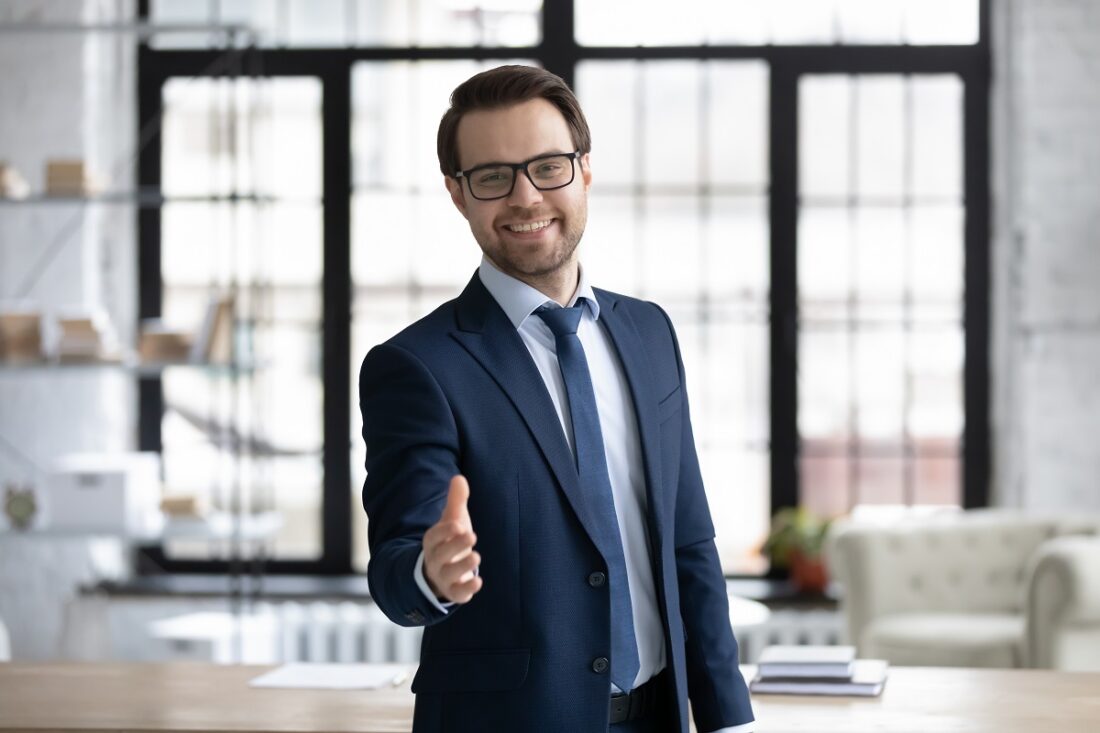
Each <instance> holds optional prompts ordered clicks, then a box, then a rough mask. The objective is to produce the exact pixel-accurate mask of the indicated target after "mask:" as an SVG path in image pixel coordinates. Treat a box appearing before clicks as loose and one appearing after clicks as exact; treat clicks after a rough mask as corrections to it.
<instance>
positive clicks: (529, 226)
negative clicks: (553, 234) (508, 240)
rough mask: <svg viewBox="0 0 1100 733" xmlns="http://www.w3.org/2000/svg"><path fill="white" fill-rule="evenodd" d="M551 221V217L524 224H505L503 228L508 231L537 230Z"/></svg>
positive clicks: (543, 227) (548, 224)
mask: <svg viewBox="0 0 1100 733" xmlns="http://www.w3.org/2000/svg"><path fill="white" fill-rule="evenodd" d="M553 222H554V220H553V219H543V220H542V221H532V222H527V223H524V224H505V225H504V228H505V229H507V230H508V231H510V232H537V231H541V230H543V229H545V228H546V227H548V226H550V225H551V224H552V223H553Z"/></svg>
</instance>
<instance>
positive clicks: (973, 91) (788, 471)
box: [137, 0, 991, 577]
mask: <svg viewBox="0 0 1100 733" xmlns="http://www.w3.org/2000/svg"><path fill="white" fill-rule="evenodd" d="M138 12H139V16H140V17H141V18H142V19H147V18H148V17H149V2H148V0H140V1H139V9H138ZM990 12H991V3H990V2H989V0H980V2H979V38H978V42H977V43H976V44H973V45H966V46H957V45H943V46H938V45H934V46H908V45H891V46H884V45H858V46H857V45H815V46H771V45H768V46H730V45H716V46H654V47H636V46H631V47H625V46H623V47H593V46H581V45H579V44H578V43H577V42H576V40H575V37H574V2H573V0H544V2H543V8H542V40H541V43H540V44H539V45H537V46H533V47H507V48H504V47H493V48H490V47H445V48H429V47H423V48H420V47H418V48H400V47H394V48H389V47H364V48H324V49H318V48H271V49H267V48H265V49H255V48H250V49H241V50H238V51H224V50H218V49H195V50H190V49H187V50H183V49H180V50H177V49H158V48H151V47H150V46H149V45H148V44H142V45H141V46H140V47H139V49H138V57H137V59H138V63H137V93H138V105H137V116H138V119H137V123H138V129H142V128H141V124H142V123H143V122H144V121H147V120H151V119H154V118H156V117H157V116H158V115H159V114H160V111H161V93H162V89H163V86H164V84H165V83H166V82H167V81H168V80H169V79H171V78H173V77H180V76H195V75H211V71H210V70H211V69H217V70H218V71H217V72H216V75H225V74H226V73H227V71H229V70H236V71H237V72H239V71H240V70H241V69H242V68H247V69H248V70H249V71H250V73H251V72H254V71H256V70H257V69H258V70H261V72H260V75H262V76H264V77H269V76H271V77H278V76H313V77H316V78H318V79H320V80H321V84H322V90H323V102H322V134H323V137H324V140H323V147H322V166H323V169H322V170H323V183H322V189H323V191H322V196H323V199H322V200H323V215H322V222H323V240H322V241H323V245H322V246H323V250H324V251H323V262H324V274H323V279H322V284H321V288H322V303H323V305H322V370H321V375H322V383H323V395H324V397H323V403H324V407H323V426H324V437H323V456H324V457H323V469H324V483H323V496H322V555H321V557H320V558H319V559H317V560H308V561H294V560H274V559H268V560H263V561H261V564H262V567H259V568H253V570H254V571H262V572H264V573H273V574H318V575H347V574H351V573H352V572H353V567H352V521H351V517H350V516H349V515H348V513H347V497H348V496H349V492H350V491H351V488H352V487H351V464H350V460H349V447H350V446H351V441H352V440H358V439H359V437H358V436H352V435H351V434H350V425H351V419H350V417H351V413H350V411H351V409H352V406H353V404H352V397H353V395H352V389H351V384H352V379H351V377H352V375H351V374H350V373H349V364H350V363H351V361H350V357H351V305H352V297H353V291H352V286H351V275H350V269H351V268H350V262H351V194H352V177H351V114H352V100H351V94H352V88H351V75H352V68H353V66H354V64H356V63H357V62H361V61H426V60H452V59H454V60H470V59H473V60H479V61H481V60H493V59H501V60H505V59H514V58H517V57H522V58H531V59H534V60H536V61H538V62H539V63H541V64H543V65H544V66H545V68H547V69H549V70H550V71H553V72H554V73H556V74H558V75H559V76H561V77H562V78H563V79H565V81H566V82H567V83H569V84H570V85H572V84H573V81H574V76H575V70H576V68H577V65H578V64H579V63H581V62H584V61H592V60H638V61H652V60H673V59H675V60H696V61H703V60H720V59H721V60H729V59H746V60H759V61H763V62H765V63H766V64H767V65H768V68H769V102H768V103H769V114H768V145H769V151H768V166H769V181H770V185H769V191H768V195H769V211H768V217H769V231H770V243H769V244H770V266H771V271H770V274H771V279H770V287H769V306H770V334H769V339H770V351H769V353H770V377H771V379H770V387H769V392H770V399H769V407H770V426H771V427H770V449H771V453H770V456H771V462H770V474H771V482H770V483H771V508H772V512H773V513H774V512H776V511H778V510H779V509H782V508H784V507H790V506H796V505H797V504H798V499H799V488H800V482H799V471H798V465H799V455H800V453H799V435H798V425H797V416H798V383H797V373H798V334H799V330H798V329H799V324H798V307H797V297H798V290H797V286H798V282H797V272H798V262H797V232H796V228H797V215H798V84H799V79H800V78H801V77H802V76H803V75H808V74H823V73H834V74H901V75H905V74H955V75H957V76H958V77H959V79H960V80H961V82H962V86H963V95H964V113H963V124H964V128H963V151H964V152H963V175H964V182H963V195H964V201H963V203H964V207H965V212H966V219H965V229H964V248H965V255H964V256H965V273H964V288H965V292H964V303H963V328H964V339H965V362H964V368H963V395H964V396H963V401H964V416H965V425H964V428H963V437H962V446H961V447H962V477H961V479H962V496H961V503H962V505H963V507H964V508H968V509H969V508H976V507H982V506H986V505H987V504H988V501H989V480H990V459H989V454H990V449H989V443H990V429H989V332H990V326H989V324H990V273H989V269H990V262H989V260H990V201H989V165H990V152H989V150H990V130H989V114H990V100H989V94H990V68H991V59H990V31H991V20H990ZM226 54H229V55H230V56H233V55H236V56H237V57H238V58H231V60H230V61H231V62H230V63H228V64H227V63H224V59H225V57H226ZM219 59H221V60H222V61H221V62H219ZM143 143H144V144H143V146H142V148H141V151H140V154H139V156H138V159H137V176H138V183H139V185H140V186H141V187H142V188H143V190H144V189H146V188H150V189H159V187H160V181H161V145H162V141H161V136H160V131H159V128H158V129H156V130H154V131H153V132H152V133H151V135H150V137H149V139H148V140H147V141H143ZM137 216H138V238H139V242H140V243H141V246H140V247H139V248H138V253H139V254H138V278H139V280H138V302H139V308H138V310H139V318H142V319H145V318H155V317H158V316H160V314H161V302H162V282H161V257H160V246H161V241H160V240H161V229H160V227H161V212H160V210H159V209H158V208H155V207H154V208H147V209H142V210H140V211H139V212H138V215H137ZM138 394H139V412H138V439H139V446H140V449H141V450H146V451H158V452H159V451H160V450H161V448H162V443H161V420H162V416H163V412H164V399H163V391H162V385H161V380H160V378H159V376H155V375H154V376H146V377H142V378H141V379H140V381H139V393H138ZM138 569H139V571H142V572H173V573H227V572H239V571H240V570H242V567H241V565H240V563H239V562H235V561H225V560H178V559H171V558H168V557H167V556H166V555H165V553H164V552H163V548H162V547H160V546H155V545H154V546H148V547H144V548H142V549H141V550H140V553H139V562H138ZM783 574H784V573H783V571H772V572H770V573H769V577H781V576H782V575H783ZM745 577H755V576H745Z"/></svg>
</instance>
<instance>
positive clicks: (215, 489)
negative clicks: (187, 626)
mask: <svg viewBox="0 0 1100 733" xmlns="http://www.w3.org/2000/svg"><path fill="white" fill-rule="evenodd" d="M172 33H208V34H217V35H218V36H219V38H221V39H222V40H223V48H222V54H221V57H220V58H219V59H218V60H217V61H216V62H215V66H216V67H217V68H218V69H220V70H221V72H220V73H222V75H223V76H224V78H228V79H236V78H238V77H239V76H241V75H243V74H244V73H245V71H246V67H247V66H248V64H246V63H243V60H244V59H245V58H246V57H247V54H249V53H250V52H251V50H252V49H253V48H254V45H255V39H254V36H253V34H252V32H251V31H250V29H249V28H247V27H246V26H242V25H236V24H233V25H205V24H203V25H197V24H161V25H157V24H151V23H147V22H137V23H98V24H96V23H93V24H77V23H69V24H65V23H58V24H37V23H12V24H3V25H0V39H2V38H3V37H4V36H5V35H7V36H8V37H9V38H10V37H11V34H19V35H28V34H43V35H48V34H73V35H85V34H120V35H124V36H126V37H129V38H133V39H134V40H135V41H136V42H144V43H147V42H148V41H149V40H150V39H152V38H154V37H156V36H157V35H160V34H172ZM228 103H229V104H231V105H232V104H239V101H238V100H236V99H234V98H233V97H232V96H231V97H230V98H229V99H228ZM162 112H163V110H160V111H158V112H157V113H156V114H154V115H151V116H147V118H146V119H144V120H143V123H142V126H141V128H142V129H140V130H139V131H138V132H137V134H136V136H135V140H136V141H137V151H140V149H142V148H143V147H145V146H146V145H148V144H149V142H150V141H151V140H152V139H153V138H154V136H156V135H158V134H159V132H160V128H161V124H162V121H163V119H162ZM230 115H231V116H232V117H234V118H236V117H238V116H242V115H247V110H246V111H243V112H242V111H241V110H230ZM244 119H248V118H247V117H244ZM9 143H15V141H9ZM137 151H133V153H132V155H128V156H126V159H125V160H122V161H117V163H121V164H122V165H124V166H127V167H130V166H133V165H134V163H135V161H136V160H137V158H138V156H137ZM3 153H4V151H3V149H2V148H0V159H2V158H3V157H4V155H3ZM233 164H234V165H236V164H237V163H236V161H235V160H234V161H233ZM134 173H135V177H138V176H139V175H140V174H139V173H138V172H137V171H136V170H135V171H134ZM273 200H274V199H273V197H270V196H262V195H256V194H253V193H247V192H239V191H235V190H233V191H228V192H226V193H225V194H222V195H165V194H164V192H163V191H162V190H161V188H160V187H159V186H154V187H151V186H139V187H137V188H134V189H131V190H114V191H112V190H105V191H95V192H89V193H88V194H87V195H54V194H49V193H45V192H34V193H32V194H31V195H29V196H26V197H23V198H0V218H3V217H12V216H17V215H22V213H21V212H38V211H39V210H45V211H49V212H50V214H49V215H50V216H51V217H60V218H57V219H56V221H55V225H54V226H51V227H50V228H51V229H53V233H52V236H51V237H47V238H46V239H45V241H43V242H42V243H41V246H39V247H37V248H36V250H37V251H36V252H35V254H34V256H33V261H32V262H31V263H30V264H29V266H28V267H26V268H25V272H26V274H25V276H23V277H22V279H21V280H20V281H19V282H18V283H17V285H16V287H15V288H14V290H13V292H10V293H0V300H2V299H4V298H9V299H12V298H13V299H16V300H24V299H26V298H27V296H28V295H29V294H30V293H32V292H33V290H34V288H35V285H36V284H37V283H38V282H39V281H41V280H42V279H43V278H46V277H48V275H49V268H50V265H51V263H52V262H53V261H54V260H55V259H56V258H57V257H58V255H59V254H60V253H62V252H64V250H65V249H66V248H67V247H71V246H72V245H73V242H74V241H76V240H79V239H80V237H81V236H82V235H83V230H84V227H85V223H86V220H85V219H84V218H83V212H85V211H87V210H92V209H94V208H98V207H126V208H128V209H130V210H132V211H133V212H134V214H135V218H137V217H140V216H141V215H142V213H141V212H145V211H157V210H160V209H161V208H163V207H164V206H166V205H170V204H174V203H211V204H228V205H231V206H236V205H242V206H246V205H247V206H263V205H265V204H268V203H271V202H272V201H273ZM31 215H32V216H38V214H37V213H32V214H31ZM66 217H67V218H66ZM144 245H145V243H143V242H138V249H139V251H140V248H141V247H142V246H144ZM230 261H231V263H232V260H230ZM210 290H211V292H218V293H222V294H225V295H228V296H229V297H231V298H233V302H234V303H235V307H234V314H233V316H232V330H233V337H232V339H231V342H232V347H231V350H232V356H231V358H230V359H229V361H228V363H224V364H222V363H202V362H168V363H143V362H141V361H140V360H139V358H138V357H137V355H136V350H135V349H134V348H133V347H132V346H130V347H125V348H124V349H123V356H122V357H121V358H119V359H108V360H102V361H99V360H95V361H64V360H57V359H43V360H41V361H18V362H5V361H0V379H5V380H8V379H14V380H24V379H37V378H39V377H42V378H46V379H49V378H51V375H74V374H88V375H96V376H98V375H106V374H120V375H122V376H123V377H124V378H132V379H134V380H136V383H137V386H138V388H139V389H140V390H141V391H143V392H144V391H147V390H157V391H160V390H162V385H161V380H162V378H163V377H164V376H165V375H166V374H167V373H174V372H177V371H191V372H194V373H198V374H202V375H206V376H210V377H214V378H216V379H214V380H212V383H211V386H210V389H211V390H214V391H217V392H219V393H220V394H219V395H216V396H214V397H212V399H211V401H210V402H211V404H212V405H215V408H214V409H215V412H216V414H213V415H210V416H204V417H208V419H206V420H205V421H203V423H202V425H203V427H204V428H205V429H206V430H207V431H208V432H207V433H206V434H205V437H206V439H207V441H208V442H209V445H210V446H212V447H213V448H214V449H215V450H217V451H219V452H222V453H225V454H227V455H228V456H229V458H230V460H231V462H232V463H233V466H232V469H231V470H229V471H220V470H219V471H214V472H212V473H214V474H215V475H217V476H219V484H220V485H216V486H212V487H211V492H210V493H211V504H212V505H213V506H214V507H215V508H217V507H218V506H224V507H227V509H225V510H222V511H215V512H214V513H212V514H210V515H209V516H207V517H204V518H201V519H200V518H196V519H194V520H191V519H185V520H180V519H178V518H166V521H165V524H164V529H163V531H162V532H161V534H160V535H159V536H158V537H155V538H142V541H143V542H145V541H148V540H150V539H152V540H154V541H156V540H159V542H160V544H163V542H165V541H174V540H200V541H210V542H211V543H214V542H217V543H220V544H222V545H224V548H225V549H224V553H223V552H219V556H222V555H223V554H224V558H225V559H227V560H229V561H230V564H231V567H232V568H234V569H235V570H237V571H239V572H243V571H244V570H245V566H244V565H243V564H242V562H241V560H242V553H243V547H244V545H245V544H249V545H250V546H251V548H252V549H251V550H250V551H249V552H250V558H249V565H248V569H249V570H250V571H252V572H262V569H263V564H264V560H265V557H266V543H267V542H268V541H270V538H271V537H272V536H273V533H274V532H275V531H277V530H278V527H279V526H280V525H281V519H280V518H279V517H278V516H277V515H275V513H274V512H272V511H270V507H264V506H259V507H258V512H257V513H252V511H253V510H254V509H256V508H257V507H249V506H247V505H246V504H245V502H243V501H242V500H241V497H242V494H243V493H244V485H245V484H244V482H245V481H249V482H251V483H250V486H255V482H256V480H257V479H256V475H257V473H258V471H257V469H256V467H255V465H254V464H256V463H257V462H260V461H262V460H263V459H264V455H265V453H264V451H265V450H267V449H268V448H267V445H266V443H265V441H264V438H263V436H262V435H260V434H259V430H260V429H261V428H262V424H261V423H259V422H258V421H257V420H255V419H253V420H243V419H242V418H243V417H244V416H242V415H241V414H240V413H239V409H240V405H241V404H242V402H244V403H248V402H249V400H247V399H246V397H247V395H246V394H245V393H246V392H247V391H248V390H250V389H252V388H253V382H254V377H255V376H256V374H257V373H258V372H260V371H261V370H262V369H264V368H266V367H265V365H263V364H258V363H257V362H256V360H255V358H254V353H255V351H254V347H253V343H252V334H253V333H254V330H255V329H254V324H255V322H256V319H257V316H258V312H259V311H260V310H261V309H262V308H264V298H265V292H264V283H262V282H259V281H257V280H256V279H243V278H242V277H241V276H240V274H239V273H237V272H234V271H229V272H222V273H219V277H217V278H212V279H211V283H210ZM37 309H38V310H39V311H40V312H42V313H48V312H49V311H50V310H51V309H50V307H49V305H48V303H47V304H39V307H38V308H37ZM219 398H220V399H219ZM251 402H252V403H253V404H254V403H255V400H251ZM219 404H221V405H227V406H228V407H227V408H226V409H224V410H221V411H218V409H217V407H216V406H217V405H219ZM165 408H166V409H171V407H170V406H168V405H165ZM246 424H247V426H248V427H247V429H246V428H245V427H244V426H245V425H246ZM9 432H10V431H9ZM19 443H20V436H19V435H12V434H8V435H3V434H0V448H4V449H5V451H6V452H8V453H12V454H15V455H16V456H18V457H19V459H20V460H21V461H24V462H26V463H27V464H29V465H31V466H34V468H35V470H36V471H37V472H38V473H39V474H40V479H41V478H44V475H41V474H44V470H43V468H42V467H41V466H39V465H37V464H36V463H35V462H34V461H31V460H30V459H29V458H27V455H26V452H25V451H22V450H20V448H19ZM40 462H42V463H44V462H45V461H40ZM246 463H247V464H249V465H248V467H247V476H246V475H245V474H246V467H245V464H246ZM257 495H258V496H259V497H260V500H261V501H262V500H263V493H262V491H261V492H258V494H256V493H254V494H253V496H254V497H255V496H257ZM44 531H48V530H44Z"/></svg>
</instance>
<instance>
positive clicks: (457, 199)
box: [443, 176, 470, 221]
mask: <svg viewBox="0 0 1100 733" xmlns="http://www.w3.org/2000/svg"><path fill="white" fill-rule="evenodd" d="M443 185H445V186H446V187H447V193H449V194H451V203H453V204H454V205H455V208H456V209H458V213H460V214H462V216H463V217H464V218H465V219H466V220H467V221H469V219H470V216H469V214H467V212H466V197H465V196H464V195H463V193H462V181H461V180H459V179H458V178H451V177H450V176H443Z"/></svg>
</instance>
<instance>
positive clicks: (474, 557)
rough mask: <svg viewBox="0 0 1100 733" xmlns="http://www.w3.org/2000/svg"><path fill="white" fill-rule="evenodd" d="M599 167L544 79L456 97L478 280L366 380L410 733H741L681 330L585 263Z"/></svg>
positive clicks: (449, 149) (383, 576) (387, 607)
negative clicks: (600, 285)
mask: <svg viewBox="0 0 1100 733" xmlns="http://www.w3.org/2000/svg"><path fill="white" fill-rule="evenodd" d="M590 148H591V144H590V136H589V131H588V125H587V122H585V119H584V115H583V113H582V112H581V109H580V106H579V104H578V103H577V100H576V98H575V97H574V96H573V93H572V92H571V91H570V90H569V88H568V87H567V86H566V85H565V83H564V82H563V81H562V80H561V79H560V78H558V77H557V76H554V75H553V74H551V73H549V72H546V71H543V70H541V69H535V68H530V67H523V66H505V67H501V68H498V69H493V70H490V71H486V72H483V73H481V74H478V75H476V76H474V77H472V78H471V79H469V80H467V81H466V82H464V83H463V84H461V85H460V86H459V87H458V88H457V89H455V91H454V93H453V94H452V95H451V107H450V109H449V110H448V111H447V113H446V114H445V115H444V116H443V119H442V121H441V122H440V126H439V137H438V153H439V162H440V168H441V170H442V172H443V175H444V180H445V183H446V186H447V190H448V191H449V193H450V196H451V200H452V201H453V202H454V204H455V206H456V207H457V209H458V210H459V212H461V214H462V215H463V216H464V217H465V218H466V220H467V221H468V222H469V225H470V230H471V232H473V235H474V238H475V239H476V240H477V242H478V244H479V245H480V247H481V249H482V252H483V258H482V262H481V266H480V267H479V268H478V271H477V272H476V273H475V274H474V276H473V278H472V279H471V280H470V283H469V285H467V287H466V289H465V290H464V291H463V292H462V294H461V295H460V296H459V297H458V298H457V299H455V300H453V301H450V302H448V303H445V304H443V305H442V306H440V308H438V309H437V310H436V311H435V312H434V313H432V314H430V315H429V316H427V317H425V318H424V319H422V320H420V321H418V322H417V323H415V324H413V325H412V326H410V327H409V328H407V329H405V330H404V331H402V332H401V333H400V334H398V335H397V336H395V337H393V338H392V339H390V340H389V341H387V342H386V343H384V344H382V345H380V346H377V347H375V348H374V349H372V350H371V352H370V353H369V354H368V355H367V357H366V359H365V360H364V362H363V368H362V372H361V374H360V396H361V407H362V411H363V437H364V439H365V440H366V443H367V471H368V473H367V480H366V483H365V485H364V487H363V505H364V507H365V509H366V511H367V515H368V517H369V525H368V526H369V542H370V550H371V559H370V565H369V567H368V571H367V572H368V579H369V582H370V588H371V593H372V595H373V597H374V599H375V601H376V602H377V603H378V605H379V607H380V608H381V609H382V610H383V611H384V612H385V613H386V615H387V616H389V617H390V618H391V619H393V620H394V621H395V622H397V623H399V624H403V625H410V626H411V625H424V626H426V627H427V628H426V629H425V631H424V638H423V646H422V650H421V661H420V668H419V670H418V672H417V674H416V678H415V680H414V681H413V692H415V693H416V696H417V697H416V712H415V716H414V722H413V728H414V730H415V731H417V733H428V732H435V731H471V732H472V731H524V732H525V733H532V732H540V731H547V732H549V731H553V732H555V733H559V732H562V731H566V732H569V733H597V732H598V733H607V731H608V730H610V731H612V733H634V732H636V731H637V732H641V731H647V732H648V731H653V732H656V731H660V732H661V733H667V732H668V731H682V732H683V733H686V732H687V730H688V711H687V700H688V698H689V696H690V699H691V704H692V712H693V714H694V719H695V723H696V726H697V729H698V730H699V731H700V733H707V732H708V731H719V730H720V731H722V732H723V733H732V732H733V731H736V732H737V733H741V732H742V731H749V730H751V725H750V724H751V722H752V720H753V716H752V710H751V707H750V704H749V696H748V691H747V689H746V687H745V682H744V680H743V679H742V677H741V674H740V671H739V670H738V666H737V643H736V641H735V640H734V638H733V634H732V633H731V631H730V625H729V617H728V604H727V599H726V586H725V581H724V579H723V576H722V572H721V568H720V566H719V563H718V556H717V551H716V550H715V546H714V528H713V525H712V523H711V517H710V512H709V509H708V507H707V501H706V496H705V494H704V492H703V484H702V479H701V477H700V474H699V466H698V461H697V458H696V453H695V445H694V438H693V437H692V432H691V422H690V419H689V415H688V403H687V395H686V390H685V387H684V373H683V366H682V364H681V362H680V355H679V348H678V346H677V343H676V337H675V334H674V332H673V329H672V325H671V323H670V322H669V320H668V317H667V316H666V315H665V313H664V312H663V311H662V310H661V309H660V308H658V307H657V306H656V305H653V304H651V303H645V302H642V301H639V300H634V299H632V298H628V297H625V296H622V295H616V294H614V293H609V292H606V291H602V290H595V289H593V288H592V286H591V285H590V284H589V282H588V280H587V279H586V276H585V275H586V273H585V272H584V270H583V269H582V268H581V267H580V265H579V263H578V258H577V246H578V244H579V243H580V240H581V235H582V234H583V232H584V227H585V223H586V220H587V194H588V188H589V186H590V185H591V182H592V171H591V166H590V160H589V150H590ZM670 253H671V250H670ZM670 256H671V254H670ZM475 546H476V548H477V549H476V550H475V549H474V548H475Z"/></svg>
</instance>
